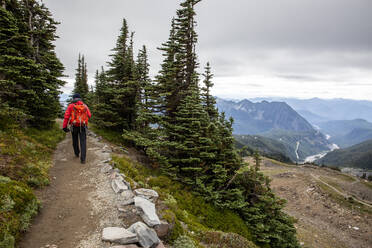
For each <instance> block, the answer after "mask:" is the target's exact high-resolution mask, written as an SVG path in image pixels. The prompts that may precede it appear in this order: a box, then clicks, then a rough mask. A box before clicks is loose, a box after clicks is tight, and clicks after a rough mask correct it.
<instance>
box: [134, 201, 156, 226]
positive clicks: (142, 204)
mask: <svg viewBox="0 0 372 248" xmlns="http://www.w3.org/2000/svg"><path fill="white" fill-rule="evenodd" d="M134 205H135V206H136V207H137V208H138V209H140V210H141V217H142V219H143V221H144V222H145V223H146V224H147V225H149V226H150V227H153V226H156V225H160V224H161V223H160V219H159V217H158V215H157V214H156V209H155V204H154V203H152V202H150V201H149V200H147V199H145V198H143V197H139V196H136V197H134Z"/></svg>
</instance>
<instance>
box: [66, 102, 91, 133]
mask: <svg viewBox="0 0 372 248" xmlns="http://www.w3.org/2000/svg"><path fill="white" fill-rule="evenodd" d="M75 104H76V105H83V104H84V103H83V102H82V101H77V102H74V103H71V104H69V105H68V107H67V109H66V112H65V118H64V120H63V128H66V127H67V124H71V120H70V118H71V112H72V110H73V109H74V105H75ZM87 110H88V111H87V112H88V117H89V119H90V118H91V117H92V114H91V113H90V110H89V108H88V106H87Z"/></svg>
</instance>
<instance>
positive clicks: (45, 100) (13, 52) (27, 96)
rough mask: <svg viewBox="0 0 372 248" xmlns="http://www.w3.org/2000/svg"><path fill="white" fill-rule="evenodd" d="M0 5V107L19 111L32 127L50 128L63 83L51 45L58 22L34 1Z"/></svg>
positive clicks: (27, 0) (41, 5)
mask: <svg viewBox="0 0 372 248" xmlns="http://www.w3.org/2000/svg"><path fill="white" fill-rule="evenodd" d="M1 6H2V7H0V8H1V22H2V25H1V35H2V37H1V44H0V46H1V47H2V48H0V49H1V50H2V52H1V58H0V60H1V64H2V65H3V66H1V69H0V70H1V71H0V73H1V74H2V76H1V78H0V80H1V83H0V87H1V91H2V93H0V94H1V95H3V96H4V98H3V97H2V100H1V101H2V103H1V105H3V106H8V107H10V108H13V109H14V108H16V109H19V110H20V111H21V112H23V113H24V114H26V115H27V116H28V123H29V124H31V125H33V126H50V125H51V124H52V123H53V122H54V119H55V118H56V117H57V115H58V113H59V110H60V105H59V101H58V95H59V93H60V92H59V91H58V89H59V87H60V86H62V85H63V84H64V82H63V81H61V80H60V79H59V78H60V77H61V76H62V71H63V65H62V64H61V62H60V61H59V60H58V58H57V57H56V54H55V51H54V44H53V42H54V41H55V39H56V38H57V36H56V34H55V32H56V25H57V24H58V23H57V22H55V21H54V20H53V18H52V15H51V13H50V12H49V10H48V9H47V8H46V7H45V6H44V4H40V3H39V2H37V1H36V0H25V1H15V0H14V1H4V0H3V1H2V5H1ZM4 7H5V8H4ZM3 24H4V26H3Z"/></svg>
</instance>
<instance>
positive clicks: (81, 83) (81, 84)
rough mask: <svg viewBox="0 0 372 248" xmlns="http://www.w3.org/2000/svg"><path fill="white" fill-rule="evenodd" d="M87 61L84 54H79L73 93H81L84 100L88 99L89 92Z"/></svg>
mask: <svg viewBox="0 0 372 248" xmlns="http://www.w3.org/2000/svg"><path fill="white" fill-rule="evenodd" d="M87 73H88V72H87V63H86V62H85V57H84V55H82V56H81V55H80V54H79V58H78V66H77V68H76V74H75V84H74V89H73V91H72V93H73V94H75V93H79V94H80V96H81V98H82V99H83V100H86V98H87V96H88V93H89V86H88V74H87Z"/></svg>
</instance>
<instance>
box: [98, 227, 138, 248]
mask: <svg viewBox="0 0 372 248" xmlns="http://www.w3.org/2000/svg"><path fill="white" fill-rule="evenodd" d="M102 240H103V241H109V242H112V243H116V244H121V245H126V244H134V243H137V242H138V238H137V234H135V233H133V232H130V231H128V230H126V229H125V228H121V227H106V228H104V229H103V231H102Z"/></svg>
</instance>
